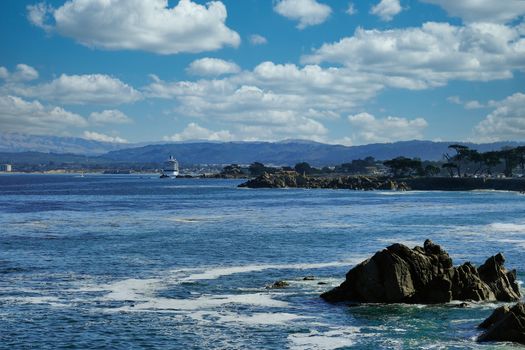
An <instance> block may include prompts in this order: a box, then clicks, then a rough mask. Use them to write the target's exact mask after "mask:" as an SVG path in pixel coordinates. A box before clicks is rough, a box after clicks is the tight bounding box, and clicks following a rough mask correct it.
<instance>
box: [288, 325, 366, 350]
mask: <svg viewBox="0 0 525 350" xmlns="http://www.w3.org/2000/svg"><path fill="white" fill-rule="evenodd" d="M360 332H361V328H359V327H341V328H332V329H331V330H328V331H325V332H322V331H318V330H311V331H310V332H308V333H294V334H290V335H289V336H288V341H289V344H290V349H294V350H306V349H308V350H313V349H325V350H330V349H338V348H343V347H351V346H354V345H355V344H356V340H357V339H358V338H359V337H361V336H363V334H361V333H360Z"/></svg>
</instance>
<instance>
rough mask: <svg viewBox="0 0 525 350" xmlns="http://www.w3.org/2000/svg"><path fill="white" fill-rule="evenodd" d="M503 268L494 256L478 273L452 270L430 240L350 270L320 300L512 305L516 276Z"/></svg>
mask: <svg viewBox="0 0 525 350" xmlns="http://www.w3.org/2000/svg"><path fill="white" fill-rule="evenodd" d="M504 262H505V258H504V257H503V254H501V253H498V254H497V255H495V256H492V257H490V258H488V259H487V261H486V262H485V263H484V264H483V265H481V266H480V267H479V268H476V267H475V266H474V265H472V264H471V263H469V262H466V263H464V264H463V265H461V266H457V267H454V266H453V264H452V259H451V258H450V256H449V255H448V253H447V252H446V251H444V250H443V249H442V248H441V247H440V246H439V245H437V244H434V243H433V242H432V241H430V240H426V241H425V243H424V245H423V247H415V248H414V249H410V248H408V247H407V246H405V245H403V244H399V243H396V244H393V245H391V246H389V247H387V248H386V249H384V250H382V251H379V252H377V253H375V254H374V256H372V257H371V258H369V259H367V260H365V261H363V262H362V263H360V264H358V265H357V266H355V267H354V268H352V269H351V270H350V271H349V272H348V273H347V274H346V280H345V281H344V282H343V283H342V284H341V285H340V286H339V287H336V288H334V289H332V290H330V291H328V292H326V293H324V294H322V295H321V297H322V298H323V299H325V300H326V301H329V302H343V301H348V302H364V303H421V304H434V303H446V302H449V301H451V300H460V301H517V300H519V299H520V297H521V295H520V291H519V287H518V284H517V283H516V271H515V270H512V271H507V270H506V269H505V267H504Z"/></svg>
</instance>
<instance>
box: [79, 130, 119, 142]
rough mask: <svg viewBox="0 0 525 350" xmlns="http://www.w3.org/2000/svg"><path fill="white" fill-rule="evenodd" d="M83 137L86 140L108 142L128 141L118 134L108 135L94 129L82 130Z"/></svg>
mask: <svg viewBox="0 0 525 350" xmlns="http://www.w3.org/2000/svg"><path fill="white" fill-rule="evenodd" d="M84 138H85V139H87V140H93V141H99V142H109V143H128V141H127V140H126V139H123V138H122V137H118V136H110V135H106V134H102V133H98V132H95V131H84Z"/></svg>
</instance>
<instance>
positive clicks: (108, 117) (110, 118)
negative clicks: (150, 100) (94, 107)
mask: <svg viewBox="0 0 525 350" xmlns="http://www.w3.org/2000/svg"><path fill="white" fill-rule="evenodd" d="M89 121H90V122H92V123H95V124H127V123H131V122H132V120H131V118H130V117H128V116H127V115H125V114H124V113H122V112H121V111H119V110H117V109H106V110H104V111H102V112H93V113H91V114H90V115H89Z"/></svg>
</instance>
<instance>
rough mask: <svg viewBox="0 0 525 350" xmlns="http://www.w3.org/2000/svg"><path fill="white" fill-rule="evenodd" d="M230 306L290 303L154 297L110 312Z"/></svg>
mask: <svg viewBox="0 0 525 350" xmlns="http://www.w3.org/2000/svg"><path fill="white" fill-rule="evenodd" d="M228 304H240V305H251V306H258V307H286V306H288V303H286V302H284V301H280V300H275V299H273V298H272V296H271V295H269V294H264V293H252V294H233V295H203V296H201V297H198V298H194V299H174V298H163V297H157V298H155V297H152V298H149V299H148V300H146V301H142V302H138V303H137V304H135V305H133V306H124V307H121V308H117V309H111V310H110V311H126V312H133V311H168V312H169V311H175V312H176V311H192V310H206V309H215V308H218V307H221V306H224V305H228Z"/></svg>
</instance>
